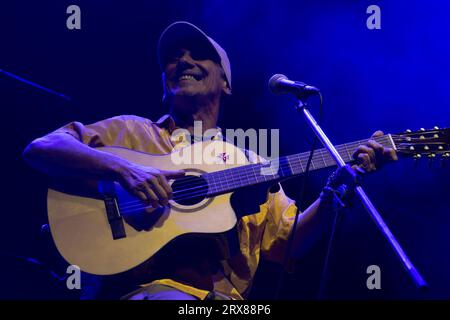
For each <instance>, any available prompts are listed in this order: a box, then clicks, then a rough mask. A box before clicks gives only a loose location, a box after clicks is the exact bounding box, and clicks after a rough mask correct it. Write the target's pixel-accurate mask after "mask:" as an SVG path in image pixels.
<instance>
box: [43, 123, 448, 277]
mask: <svg viewBox="0 0 450 320" xmlns="http://www.w3.org/2000/svg"><path fill="white" fill-rule="evenodd" d="M374 140H376V141H377V142H379V143H380V144H382V145H383V146H385V147H389V148H394V149H395V150H396V151H397V153H398V154H399V155H405V156H413V157H415V158H419V157H428V158H430V159H435V158H436V157H438V156H439V157H440V158H442V159H446V158H449V157H450V148H449V144H450V129H439V128H435V129H432V130H423V129H421V130H420V131H417V132H411V131H407V132H405V133H402V134H398V135H394V134H387V135H384V136H381V137H377V138H375V139H374ZM364 142H366V140H360V141H355V142H352V143H347V144H343V145H339V146H337V150H338V152H339V153H340V155H341V156H342V157H343V159H344V160H345V161H346V162H347V163H351V162H352V161H353V158H352V151H353V150H354V149H356V148H357V146H358V145H360V144H362V143H364ZM100 149H101V150H103V151H105V152H110V153H112V154H115V155H117V156H120V157H123V158H125V159H127V160H128V161H130V162H134V163H136V164H139V165H144V166H150V167H154V168H158V169H161V170H180V169H183V170H185V172H186V175H185V176H183V177H180V178H178V179H176V180H171V181H170V184H171V187H172V189H173V198H172V199H171V200H170V201H169V204H168V205H167V206H165V207H162V206H161V207H158V208H154V209H150V208H148V207H146V206H145V205H144V203H142V202H141V201H139V200H138V199H137V198H135V197H134V196H132V195H130V194H129V193H128V192H126V191H125V190H124V189H123V188H122V187H121V185H120V184H119V183H117V182H99V183H98V186H99V192H98V194H95V195H92V196H86V195H83V196H81V195H80V193H76V192H71V193H68V192H66V191H61V190H57V189H49V190H48V218H49V225H50V230H51V233H52V236H53V239H54V242H55V244H56V247H57V248H58V250H59V252H60V253H61V255H62V256H63V257H64V258H65V259H66V260H67V261H68V262H69V263H70V264H74V265H77V266H79V267H80V268H81V270H83V271H85V272H88V273H92V274H98V275H109V274H116V273H120V272H123V271H126V270H129V269H131V268H133V267H135V266H137V265H139V264H141V263H142V262H144V261H146V260H147V259H149V258H151V257H152V256H153V255H155V254H156V253H157V252H158V251H159V250H161V249H162V248H164V246H166V245H167V244H168V243H169V242H171V241H173V240H174V239H177V238H179V237H182V236H183V235H187V234H220V233H223V232H227V231H229V230H231V229H233V227H234V226H235V225H236V223H237V221H238V219H239V218H240V217H241V216H244V215H247V214H254V213H257V212H258V211H259V205H260V204H262V203H264V201H265V199H266V198H267V191H268V189H269V188H270V186H273V185H274V184H276V182H279V181H281V180H283V179H287V178H290V177H295V176H298V175H301V174H302V173H303V172H304V170H305V169H306V164H307V160H308V157H309V152H304V153H299V154H294V155H289V156H285V157H280V158H278V159H274V160H270V161H264V162H260V163H250V162H249V161H248V159H247V157H246V154H245V153H244V152H243V150H242V149H239V148H237V147H235V146H234V145H232V144H230V143H227V142H224V141H208V142H198V143H194V144H192V145H190V146H188V147H186V148H184V149H181V150H179V151H177V152H174V153H171V154H167V155H151V154H147V153H142V152H137V151H133V150H129V149H126V148H120V147H102V148H100ZM335 165H336V164H335V162H334V160H333V159H332V158H331V156H330V155H329V154H328V153H327V151H326V150H325V149H318V150H315V152H314V156H313V158H312V161H311V166H310V170H318V169H322V168H327V167H332V166H335ZM261 195H262V196H261Z"/></svg>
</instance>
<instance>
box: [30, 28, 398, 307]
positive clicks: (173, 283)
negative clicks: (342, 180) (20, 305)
mask: <svg viewBox="0 0 450 320" xmlns="http://www.w3.org/2000/svg"><path fill="white" fill-rule="evenodd" d="M158 55H159V63H160V66H161V69H162V75H163V83H164V92H165V95H164V101H165V102H166V103H167V104H169V105H170V114H168V115H166V116H163V117H162V118H161V119H159V120H158V121H156V122H152V121H150V120H148V119H144V118H141V117H137V116H131V115H126V116H118V117H114V118H110V119H106V120H102V121H99V122H96V123H94V124H90V125H84V124H82V123H80V122H72V123H69V124H67V125H65V126H64V127H62V128H60V129H58V130H56V131H54V132H52V133H50V134H48V135H46V136H44V137H42V138H39V139H36V140H35V141H33V142H32V143H31V144H30V145H29V146H28V147H27V148H26V150H25V151H24V158H25V159H26V160H27V162H28V163H30V164H31V165H32V166H33V167H35V168H37V169H38V170H41V171H43V172H45V173H47V174H48V175H50V176H52V177H56V178H62V179H71V178H77V179H84V180H91V181H116V182H118V183H120V185H121V187H123V188H124V189H125V190H126V191H127V192H128V193H129V194H131V195H133V196H135V197H136V198H138V199H139V200H140V201H141V203H143V204H145V207H146V208H147V209H148V210H147V211H148V212H150V215H151V212H152V210H151V209H152V208H153V209H154V208H158V207H167V206H169V205H170V200H171V199H172V198H173V190H172V186H171V181H172V180H175V181H176V180H177V179H181V178H183V176H184V175H185V172H184V171H183V170H162V169H161V168H159V169H158V168H156V167H151V166H145V165H142V164H138V163H134V162H131V161H128V160H127V159H125V158H123V157H121V156H120V155H118V154H113V153H110V152H106V151H104V150H101V149H97V148H101V147H108V146H116V147H123V148H127V149H131V150H134V151H140V152H145V153H148V154H156V155H163V154H168V153H171V152H173V151H174V150H181V149H182V148H184V147H186V146H188V145H189V144H190V142H191V141H188V139H187V138H186V136H183V135H176V134H174V132H176V129H179V128H183V129H187V130H188V131H189V132H190V133H191V134H193V128H194V121H201V122H202V127H203V130H204V131H206V130H210V131H208V132H211V130H215V134H213V135H212V136H211V137H210V138H211V139H212V140H221V139H223V137H222V135H221V131H220V129H219V128H218V127H217V121H218V116H219V111H220V107H221V101H222V100H223V98H224V97H225V96H227V95H230V94H231V71H230V62H229V60H228V57H227V54H226V52H225V51H224V50H223V49H222V48H221V47H220V46H219V45H218V44H217V43H216V42H215V41H214V40H212V39H211V38H209V37H208V36H207V35H206V34H205V33H204V32H203V31H201V30H200V29H198V28H197V27H195V26H194V25H192V24H189V23H186V22H177V23H174V24H172V25H170V26H169V27H168V28H167V29H166V30H165V31H164V32H163V34H162V35H161V38H160V41H159V46H158ZM382 135H383V133H382V132H376V133H375V134H374V136H373V137H378V136H382ZM353 158H354V160H355V165H354V167H353V168H354V169H355V170H358V171H360V172H363V171H364V172H370V171H374V170H376V169H377V168H378V167H379V165H380V164H381V163H383V162H385V161H389V160H396V159H397V156H396V153H395V151H394V149H392V148H387V147H384V146H382V145H381V144H380V143H377V142H376V141H374V140H369V141H368V142H367V143H365V144H362V145H360V146H358V147H357V148H356V150H354V153H353ZM225 160H226V159H225ZM249 161H250V162H257V161H258V157H257V156H256V155H255V154H251V153H250V154H249ZM275 185H276V186H275V188H272V189H271V191H270V192H269V194H268V196H267V199H266V201H265V203H263V204H262V205H261V206H260V207H259V208H260V211H259V212H255V213H254V214H252V215H247V216H244V217H242V218H241V219H239V221H238V222H237V231H238V240H239V242H238V246H239V250H238V251H237V252H235V253H233V254H232V255H228V256H227V254H224V250H222V249H221V244H220V241H205V240H204V239H202V238H201V237H200V238H192V239H189V240H188V241H186V242H182V243H179V244H177V245H174V246H173V247H172V248H170V246H169V248H167V250H166V249H163V250H162V251H165V253H164V254H161V256H160V257H159V258H158V257H156V261H157V262H155V260H152V259H150V262H149V261H146V262H143V263H141V264H139V265H138V266H136V267H135V268H133V269H131V270H128V271H126V270H124V271H126V272H125V273H123V274H127V276H126V277H125V279H126V281H125V282H126V284H125V285H124V289H123V290H122V292H120V294H119V295H118V296H117V298H119V297H122V298H125V299H207V298H208V299H242V298H245V297H246V296H247V295H248V293H249V291H250V288H251V283H252V278H253V276H254V275H255V272H256V269H257V266H258V263H259V261H260V257H263V258H264V259H267V260H270V261H275V262H281V261H282V260H283V256H284V253H285V250H286V243H287V239H288V236H289V234H290V232H291V229H292V225H293V222H294V217H295V214H296V211H297V207H296V205H295V203H294V201H292V200H291V199H289V198H288V197H287V196H286V195H285V194H284V192H283V190H282V189H281V187H279V186H278V184H275ZM248 201H252V199H248ZM331 203H332V200H331V199H328V198H327V197H321V199H318V200H317V201H315V202H314V203H313V204H312V205H311V206H310V207H309V208H308V209H306V210H305V211H304V212H303V213H301V214H300V215H299V216H298V222H297V228H298V230H297V231H296V232H295V239H294V240H293V250H292V253H293V255H294V256H295V257H300V256H302V255H303V254H304V253H305V252H307V251H308V249H309V248H311V246H312V245H313V244H314V243H315V241H316V240H317V239H318V238H320V237H321V236H322V235H323V234H324V233H325V232H326V231H327V230H328V227H329V225H330V223H331V221H332V217H333V216H332V215H331V214H330V206H331V205H332V204H331ZM79 232H82V230H80V231H79ZM86 232H87V231H86ZM119 241H120V240H119ZM189 249H191V250H189ZM192 249H193V250H192ZM225 251H226V250H225ZM87 272H89V270H87ZM130 275H131V276H130ZM145 282H147V283H145ZM125 288H126V289H125ZM133 289H134V290H133ZM127 290H131V293H130V292H126V291H127ZM109 297H111V296H109Z"/></svg>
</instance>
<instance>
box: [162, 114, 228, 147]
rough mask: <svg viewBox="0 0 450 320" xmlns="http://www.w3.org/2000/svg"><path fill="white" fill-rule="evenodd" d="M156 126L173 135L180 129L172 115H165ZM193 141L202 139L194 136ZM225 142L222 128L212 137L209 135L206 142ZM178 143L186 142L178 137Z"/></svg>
mask: <svg viewBox="0 0 450 320" xmlns="http://www.w3.org/2000/svg"><path fill="white" fill-rule="evenodd" d="M155 124H156V125H157V126H158V127H160V128H165V129H167V130H168V131H169V133H170V134H172V133H173V131H175V129H177V128H179V127H178V126H177V125H176V123H175V120H174V119H173V117H172V116H171V115H170V114H165V115H163V116H162V117H161V118H159V119H158V121H156V122H155ZM192 139H193V140H194V141H197V140H200V139H201V137H194V136H192ZM209 139H211V140H223V139H224V138H223V134H222V129H221V128H220V127H217V128H216V131H215V133H214V134H212V135H208V136H207V137H205V140H209ZM176 140H177V141H180V140H184V139H182V138H180V137H176Z"/></svg>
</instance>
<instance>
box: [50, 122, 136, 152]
mask: <svg viewBox="0 0 450 320" xmlns="http://www.w3.org/2000/svg"><path fill="white" fill-rule="evenodd" d="M133 126H135V121H134V119H133V117H132V116H117V117H113V118H109V119H105V120H101V121H98V122H95V123H93V124H89V125H84V124H83V123H81V122H78V121H74V122H70V123H68V124H66V125H65V126H63V127H61V128H59V129H57V130H56V131H54V133H63V134H69V135H71V136H73V137H74V138H75V139H77V140H79V141H81V142H83V143H84V144H86V145H88V146H90V147H93V148H97V147H103V146H122V147H128V148H131V147H132V145H133V135H132V134H130V132H132V129H133Z"/></svg>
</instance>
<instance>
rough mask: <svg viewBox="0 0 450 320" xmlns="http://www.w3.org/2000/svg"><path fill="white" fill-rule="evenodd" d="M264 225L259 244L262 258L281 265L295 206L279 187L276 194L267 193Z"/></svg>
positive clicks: (295, 209)
mask: <svg viewBox="0 0 450 320" xmlns="http://www.w3.org/2000/svg"><path fill="white" fill-rule="evenodd" d="M265 205H266V206H267V213H266V225H265V228H264V233H263V236H262V242H261V253H262V256H263V257H264V258H265V259H266V260H269V261H272V262H277V263H282V262H283V259H284V255H285V253H286V249H287V242H288V239H289V235H290V233H291V230H292V226H293V224H294V220H295V215H296V213H297V206H296V205H295V201H294V200H292V199H290V198H289V197H288V196H287V195H286V194H285V193H284V191H283V189H282V188H281V186H280V189H279V191H278V192H275V193H269V197H268V200H267V202H266V203H265Z"/></svg>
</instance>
